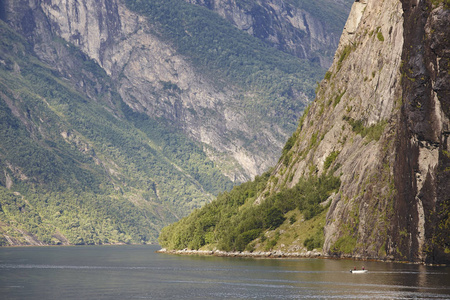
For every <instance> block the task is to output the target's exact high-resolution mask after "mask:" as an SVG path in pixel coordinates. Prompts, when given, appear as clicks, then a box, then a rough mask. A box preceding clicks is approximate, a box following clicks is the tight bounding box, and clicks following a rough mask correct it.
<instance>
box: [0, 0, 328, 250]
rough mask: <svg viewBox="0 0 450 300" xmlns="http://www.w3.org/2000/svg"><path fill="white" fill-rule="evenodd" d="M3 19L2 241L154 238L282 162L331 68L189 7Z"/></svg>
mask: <svg viewBox="0 0 450 300" xmlns="http://www.w3.org/2000/svg"><path fill="white" fill-rule="evenodd" d="M0 12H1V13H0V19H1V20H2V21H1V22H0V30H1V34H0V36H1V40H0V108H1V109H0V114H1V118H0V126H1V128H0V193H1V196H0V238H1V244H2V245H19V244H38V245H41V244H105V243H149V242H156V240H157V236H158V233H159V231H160V230H161V228H162V227H163V226H165V225H167V224H170V223H172V222H175V221H176V220H178V219H180V218H182V217H184V216H186V215H188V213H189V212H191V211H192V210H194V209H196V208H199V207H201V206H203V205H205V204H207V203H209V202H210V201H211V200H212V199H213V198H214V197H215V196H216V195H218V194H220V193H224V192H225V193H227V191H230V190H231V189H232V187H233V186H234V185H235V184H236V183H239V182H243V181H245V180H247V179H251V178H253V177H254V176H256V175H259V174H261V173H262V172H263V171H264V170H267V168H268V167H269V166H270V165H273V164H274V163H275V162H276V159H277V157H278V156H279V153H280V151H281V148H282V145H283V144H284V142H285V141H286V139H287V137H288V136H290V135H291V134H292V132H293V131H294V130H295V128H296V124H297V121H298V118H299V116H300V115H301V113H302V111H303V109H304V107H305V105H306V104H307V103H308V102H309V101H310V100H311V99H312V98H313V97H314V93H315V88H316V86H317V81H318V80H319V79H320V78H322V77H323V74H324V71H325V70H324V69H323V68H322V67H321V66H320V64H319V62H318V61H314V60H308V59H299V58H298V57H296V56H293V55H291V54H289V53H286V52H283V51H280V50H278V49H276V48H274V47H273V46H272V45H270V44H268V43H267V41H264V40H260V39H258V38H257V37H254V36H251V35H248V34H247V33H245V32H243V31H241V30H239V29H237V28H236V27H234V26H233V25H232V24H230V23H229V22H228V21H226V20H225V19H223V18H222V17H220V16H219V15H218V14H216V13H215V12H213V11H211V10H208V9H207V8H205V7H199V6H196V5H193V4H189V3H186V2H185V1H183V0H169V1H160V0H140V1H130V0H111V1H109V0H101V1H98V2H93V1H86V0H81V1H75V0H51V1H43V0H31V1H28V0H17V1H13V0H0ZM330 20H331V19H330ZM330 26H334V25H330Z"/></svg>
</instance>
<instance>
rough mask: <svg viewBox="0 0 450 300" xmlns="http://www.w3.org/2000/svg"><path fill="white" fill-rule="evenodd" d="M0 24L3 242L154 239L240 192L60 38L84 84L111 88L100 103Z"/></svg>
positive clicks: (198, 151)
mask: <svg viewBox="0 0 450 300" xmlns="http://www.w3.org/2000/svg"><path fill="white" fill-rule="evenodd" d="M0 26H1V27H0V30H1V36H2V40H1V44H0V55H1V56H0V57H1V64H0V86H1V91H2V92H1V101H0V105H1V109H0V113H1V118H0V122H1V129H0V135H1V138H0V149H1V152H0V166H1V169H2V170H3V172H2V173H1V174H0V190H1V193H2V196H1V197H0V199H1V212H0V222H2V223H1V226H0V227H1V228H2V233H3V234H4V236H5V237H4V239H3V242H2V243H4V244H5V243H7V241H6V239H11V240H12V241H14V243H23V242H26V241H25V240H24V237H23V236H22V230H24V231H26V232H28V233H29V234H31V235H33V237H34V238H35V239H36V240H38V241H41V242H42V243H46V244H53V243H71V244H94V243H95V244H102V243H117V242H133V243H142V242H151V241H155V238H156V236H157V235H158V230H159V229H160V228H161V226H162V225H163V224H164V223H167V222H170V221H174V220H176V219H177V218H179V217H180V216H183V215H184V214H186V213H187V212H188V211H190V210H192V209H193V208H196V207H199V206H201V205H202V204H205V203H207V202H208V201H210V200H211V199H212V196H213V195H214V194H217V193H218V192H219V191H223V190H226V189H229V188H230V187H231V186H232V183H231V181H230V180H229V179H227V178H226V177H225V176H224V175H222V174H221V172H220V171H219V170H217V169H216V168H215V167H214V163H213V162H211V161H210V160H209V159H208V158H207V157H206V155H205V154H204V153H203V151H202V148H201V147H200V145H198V144H197V143H195V142H193V141H191V140H189V139H187V138H186V137H185V136H184V135H182V134H181V133H179V132H177V131H176V130H175V129H172V128H167V127H166V126H164V125H162V124H161V123H159V122H157V121H156V120H152V119H150V118H149V117H147V116H146V115H143V114H139V113H135V112H133V111H132V110H131V109H130V108H129V107H128V106H127V105H125V104H124V103H123V101H122V100H121V98H120V96H119V95H118V94H117V93H116V92H115V91H114V89H113V88H112V84H111V82H110V81H109V79H108V77H107V76H106V74H105V73H104V71H103V70H102V69H101V68H100V67H99V66H98V65H97V64H96V63H95V62H93V61H90V60H89V59H86V57H85V56H84V55H83V54H81V53H80V52H79V51H78V50H77V49H76V48H73V47H71V46H70V45H66V44H65V43H64V42H62V41H61V43H63V47H65V48H66V51H68V52H70V53H71V55H72V62H73V63H75V64H76V67H77V68H80V71H81V72H80V75H79V76H80V80H83V82H85V83H87V84H92V85H93V87H92V88H93V89H95V88H96V87H95V85H96V84H97V83H99V82H100V83H102V84H103V86H102V88H101V89H100V90H97V95H96V99H97V100H98V102H93V101H90V99H88V98H87V97H86V96H84V95H83V93H80V92H79V91H77V90H75V89H74V87H73V86H71V84H70V82H69V81H68V80H65V79H62V78H60V74H59V73H58V71H57V70H56V69H54V68H53V67H51V66H49V65H46V64H45V63H42V62H41V61H40V60H39V59H37V58H36V57H35V56H34V55H33V52H32V49H31V46H30V45H29V44H28V43H27V41H26V40H25V39H24V38H23V37H21V36H19V35H17V34H16V33H14V32H13V31H12V30H10V29H9V28H8V26H6V25H5V24H4V23H3V22H1V23H0ZM67 47H68V48H67ZM73 58H75V59H73ZM94 77H95V80H96V82H93V81H90V80H89V79H90V78H94ZM175 199H176V201H175ZM6 237H8V238H6Z"/></svg>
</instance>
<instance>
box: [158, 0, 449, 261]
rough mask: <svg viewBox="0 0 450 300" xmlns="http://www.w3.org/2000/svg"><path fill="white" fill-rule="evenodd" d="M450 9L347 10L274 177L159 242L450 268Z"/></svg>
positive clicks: (377, 6) (394, 6)
mask: <svg viewBox="0 0 450 300" xmlns="http://www.w3.org/2000/svg"><path fill="white" fill-rule="evenodd" d="M449 8H450V5H449V3H448V1H430V0H427V1H416V0H412V1H409V0H401V1H400V0H383V1H375V0H373V1H371V0H358V1H355V3H354V4H353V6H352V10H351V13H350V16H349V18H348V20H347V22H346V25H345V28H344V32H343V34H342V36H341V39H340V43H339V46H338V49H337V52H336V55H335V57H334V62H333V64H332V66H331V68H330V69H329V70H328V72H327V73H326V74H325V78H324V80H323V81H322V82H321V83H320V86H319V88H318V90H317V96H316V99H315V101H314V102H313V103H312V104H311V105H310V106H309V107H308V108H307V109H306V111H305V114H304V115H303V117H302V118H301V119H300V124H299V127H298V129H297V131H296V132H295V133H294V134H293V136H292V137H291V138H290V139H289V140H288V141H287V143H286V145H285V146H284V149H283V154H282V156H281V158H280V159H279V162H278V163H277V165H276V166H275V168H274V170H273V171H272V173H270V174H266V175H265V176H263V177H258V178H257V180H255V181H254V182H252V183H247V184H246V185H245V186H244V185H243V186H241V187H239V188H235V189H234V190H233V191H232V192H231V193H229V194H225V195H223V196H222V197H219V198H218V200H217V201H216V202H215V203H213V204H211V205H208V206H206V207H205V208H204V209H202V210H200V211H198V212H196V213H194V214H192V215H191V216H190V217H187V218H186V219H183V220H182V221H180V222H178V223H176V224H173V225H171V226H170V227H166V228H164V229H163V231H162V233H161V235H160V243H161V244H162V245H163V246H164V247H167V248H168V249H183V248H193V249H201V250H217V249H219V250H226V251H243V250H246V251H250V252H251V251H256V252H257V254H256V255H259V254H261V255H271V254H274V255H277V253H278V254H279V253H281V254H282V255H287V254H288V253H290V254H291V255H297V256H301V255H305V253H308V252H307V250H313V249H316V250H319V249H321V250H322V252H321V253H317V252H314V254H315V255H325V256H330V257H353V258H361V259H381V260H397V261H410V262H425V263H448V262H450V254H449V253H450V240H449V236H450V226H449V220H450V198H449V188H450V156H449V146H450V144H449V139H448V135H449V126H450V121H449V120H450V114H449V112H450V110H449V109H450V107H449V104H450V103H449V99H450V97H449V88H450V78H449V73H448V72H449V67H450V64H449V62H450V52H449V48H450V47H449V46H450V44H449V41H450V30H449V28H448V24H449V20H450V10H449ZM218 210H220V211H223V213H222V214H220V215H219V216H216V214H217V211H218ZM228 224H230V225H228ZM193 228H195V231H193ZM178 232H181V233H182V235H183V236H182V237H181V236H180V235H179V234H178ZM190 232H194V233H192V234H191V233H190ZM258 253H259V254H258ZM267 253H268V254H267ZM302 253H303V254H302ZM309 253H310V254H311V252H309Z"/></svg>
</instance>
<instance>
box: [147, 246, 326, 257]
mask: <svg viewBox="0 0 450 300" xmlns="http://www.w3.org/2000/svg"><path fill="white" fill-rule="evenodd" d="M156 252H158V253H165V254H178V255H206V256H220V257H254V258H320V257H325V256H324V255H323V253H322V252H319V251H317V250H312V251H306V252H283V251H279V250H276V251H268V252H263V251H254V252H249V251H243V252H239V251H236V252H227V251H221V250H190V249H183V250H168V249H166V248H162V249H160V250H158V251H156Z"/></svg>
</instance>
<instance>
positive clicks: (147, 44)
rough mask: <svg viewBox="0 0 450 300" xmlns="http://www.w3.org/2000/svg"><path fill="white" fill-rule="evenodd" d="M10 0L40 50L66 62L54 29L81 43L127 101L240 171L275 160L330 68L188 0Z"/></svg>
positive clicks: (16, 24)
mask: <svg viewBox="0 0 450 300" xmlns="http://www.w3.org/2000/svg"><path fill="white" fill-rule="evenodd" d="M4 2H5V3H6V4H5V7H6V11H7V12H8V13H7V17H6V18H7V20H8V23H9V24H11V25H12V26H13V28H15V29H16V30H18V31H19V32H23V34H24V35H25V36H27V37H29V38H30V40H31V41H32V42H33V44H34V45H33V47H34V50H35V52H36V54H37V55H38V56H39V57H41V58H42V59H44V60H45V61H46V62H48V63H51V64H59V58H58V53H55V52H51V50H49V47H47V45H48V44H52V39H53V37H60V38H62V39H64V40H65V41H67V42H69V43H71V44H73V45H75V46H76V47H78V48H79V49H80V50H81V51H83V52H84V53H85V54H86V55H87V57H89V58H90V59H93V60H94V61H95V62H97V63H98V64H99V65H100V66H101V67H102V68H103V69H104V70H105V72H106V73H107V75H108V76H110V77H111V79H112V81H113V82H114V85H115V86H116V89H117V92H118V93H119V94H120V96H121V97H122V99H123V101H124V102H125V103H126V104H127V105H128V106H130V107H131V108H132V109H133V110H134V111H137V112H141V113H145V114H147V115H148V116H149V117H150V118H152V119H158V120H160V121H163V122H165V123H166V124H167V125H168V126H169V127H171V126H173V127H176V128H178V129H180V130H181V131H182V132H183V133H184V134H185V135H187V136H189V137H190V138H191V139H193V140H195V141H197V142H201V143H203V144H204V147H205V148H206V149H207V150H205V153H207V154H208V156H209V158H210V159H212V160H213V161H214V162H215V163H216V165H217V166H218V167H219V168H220V169H221V170H222V172H224V173H225V174H226V175H227V176H228V177H229V178H231V179H232V180H237V181H243V180H246V179H249V178H252V177H253V176H255V175H257V174H260V173H262V172H263V171H264V170H266V169H267V168H268V167H269V166H270V165H273V163H275V161H274V157H276V156H277V155H278V154H277V153H278V152H279V150H280V148H281V147H282V145H283V143H284V141H285V140H286V138H287V137H288V136H289V135H290V134H291V133H292V132H293V131H294V130H295V127H296V122H297V120H298V117H299V116H300V114H301V111H302V110H303V108H304V105H305V103H307V101H308V100H309V99H311V98H312V96H313V94H314V88H315V84H316V81H317V80H318V78H319V76H321V75H319V74H323V70H321V68H320V66H316V65H314V64H313V63H311V62H309V61H306V60H299V59H297V58H295V57H293V56H290V55H287V54H285V53H282V52H280V51H277V50H275V49H273V48H272V47H269V46H267V45H266V44H264V43H263V42H261V41H259V40H258V39H256V38H253V37H251V36H249V35H247V34H245V33H243V32H241V31H239V30H238V29H236V28H234V27H233V26H232V25H230V24H229V23H228V22H226V21H225V20H223V19H222V18H220V17H219V16H218V15H217V14H215V13H213V12H210V11H209V10H207V9H205V8H202V7H198V6H194V5H191V4H188V3H185V2H184V1H181V0H171V1H169V2H168V1H160V0H158V1H157V0H145V1H139V2H136V1H117V0H115V1H112V2H111V1H102V2H101V3H98V4H95V5H94V4H93V3H92V2H90V1H82V2H80V1H72V0H64V1H62V0H61V1H56V0H54V1H38V0H35V1H32V2H33V5H30V4H29V3H28V2H27V1H6V0H4ZM28 14H29V15H30V17H26V16H28ZM21 20H30V22H28V23H26V25H24V24H23V23H21Z"/></svg>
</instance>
